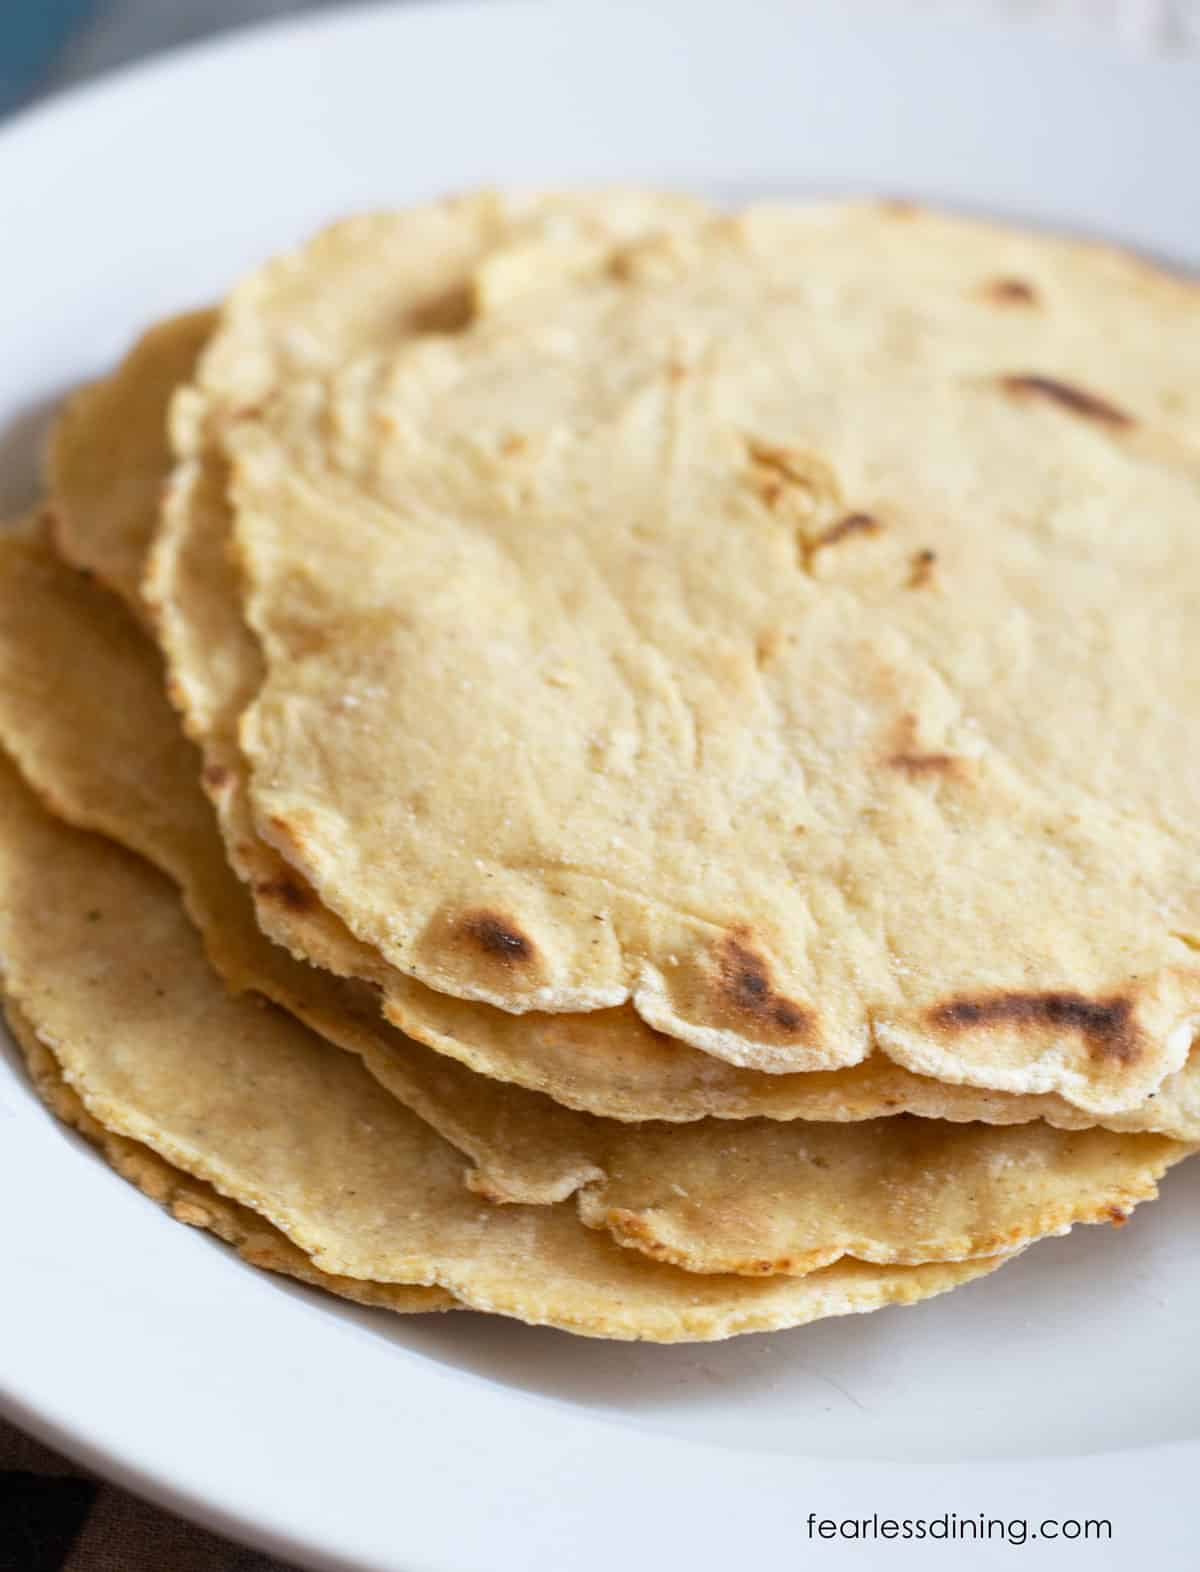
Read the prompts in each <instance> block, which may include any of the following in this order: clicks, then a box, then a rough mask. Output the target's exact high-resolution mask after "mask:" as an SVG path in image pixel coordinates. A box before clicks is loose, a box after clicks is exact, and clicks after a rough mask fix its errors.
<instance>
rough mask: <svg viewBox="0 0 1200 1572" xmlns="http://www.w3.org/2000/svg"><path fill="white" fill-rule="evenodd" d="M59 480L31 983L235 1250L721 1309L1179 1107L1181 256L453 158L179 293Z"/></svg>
mask: <svg viewBox="0 0 1200 1572" xmlns="http://www.w3.org/2000/svg"><path fill="white" fill-rule="evenodd" d="M48 492H49V500H48V503H47V506H46V507H45V508H44V509H43V510H42V511H41V512H40V513H39V514H38V516H37V517H36V518H35V519H33V520H31V521H29V522H27V523H26V524H25V525H24V526H22V527H19V528H15V529H13V530H10V531H8V532H6V534H5V537H4V539H3V543H2V559H0V560H2V571H0V742H2V743H3V747H4V750H5V758H4V760H3V762H0V792H2V795H3V798H4V813H3V819H2V823H3V832H2V836H0V841H2V844H0V955H2V959H3V986H4V989H5V993H6V1002H7V1009H8V1014H9V1018H10V1021H11V1023H12V1027H13V1030H14V1033H15V1035H16V1036H17V1038H18V1040H19V1041H20V1042H21V1044H22V1045H23V1046H24V1048H25V1050H26V1054H27V1057H28V1060H29V1065H30V1068H31V1071H32V1074H33V1077H34V1080H35V1081H36V1084H37V1086H38V1088H39V1090H40V1091H41V1092H42V1093H43V1095H44V1096H45V1098H46V1100H47V1101H48V1102H49V1104H50V1105H51V1106H52V1107H53V1108H54V1110H55V1111H56V1112H57V1113H59V1114H60V1115H61V1116H62V1117H63V1118H64V1119H66V1120H67V1121H68V1122H70V1123H72V1124H74V1125H76V1126H77V1127H78V1128H79V1129H81V1130H82V1131H83V1132H84V1133H85V1134H86V1135H88V1136H89V1137H90V1138H92V1139H93V1140H94V1141H95V1142H96V1143H97V1144H98V1145H99V1146H100V1147H102V1149H103V1150H104V1152H105V1153H106V1155H107V1156H108V1157H109V1158H110V1159H111V1160H112V1161H113V1163H114V1164H115V1165H116V1166H117V1167H118V1168H119V1169H120V1170H121V1171H122V1172H123V1173H125V1174H126V1175H127V1176H128V1177H130V1178H131V1179H132V1180H134V1182H136V1183H138V1184H140V1185H142V1186H143V1187H144V1188H145V1189H146V1190H147V1191H148V1192H149V1193H150V1194H152V1195H154V1196H155V1197H157V1198H158V1199H160V1200H163V1201H165V1202H166V1203H167V1204H169V1205H170V1206H171V1207H172V1208H173V1210H174V1211H175V1213H176V1215H178V1216H179V1217H181V1218H182V1219H183V1220H185V1221H187V1222H191V1223H195V1224H199V1225H201V1226H204V1227H208V1228H210V1229H212V1230H214V1231H215V1232H217V1233H218V1234H220V1235H221V1236H223V1237H224V1238H226V1239H228V1240H230V1241H231V1242H232V1243H233V1244H235V1245H236V1247H237V1248H238V1249H239V1250H240V1251H241V1252H242V1254H243V1255H244V1256H245V1257H246V1258H247V1259H249V1260H251V1261H253V1262H255V1263H257V1264H260V1265H263V1266H269V1267H273V1268H275V1269H277V1270H280V1271H284V1272H289V1273H292V1274H294V1275H295V1276H297V1277H300V1278H303V1279H305V1280H306V1281H309V1282H313V1283H318V1284H321V1285H323V1286H325V1287H327V1288H330V1289H332V1290H333V1291H335V1292H336V1293H340V1294H344V1295H347V1296H348V1297H350V1298H353V1299H358V1300H361V1301H363V1302H366V1303H370V1304H380V1305H385V1306H390V1307H391V1308H393V1309H397V1310H429V1309H442V1308H451V1307H456V1306H468V1307H472V1308H476V1309H482V1310H488V1311H492V1312H496V1313H499V1314H503V1315H508V1316H513V1317H517V1318H519V1319H521V1320H524V1321H529V1322H537V1323H547V1324H550V1325H553V1326H558V1327H564V1328H567V1329H569V1330H572V1331H577V1332H584V1333H590V1334H593V1335H598V1336H609V1337H622V1338H638V1337H641V1338H651V1339H657V1340H661V1341H672V1340H679V1339H688V1338H696V1339H702V1338H716V1337H723V1336H727V1335H730V1334H733V1333H736V1332H743V1331H754V1330H760V1329H767V1328H773V1327H785V1326H793V1325H797V1324H800V1323H803V1322H806V1321H811V1320H813V1319H816V1318H818V1317H822V1316H828V1315H837V1314H841V1313H845V1312H849V1311H859V1310H870V1309H874V1308H877V1307H879V1306H883V1305H887V1304H893V1303H910V1302H912V1301H914V1300H918V1299H923V1298H926V1297H928V1296H930V1295H932V1294H936V1293H939V1292H941V1291H943V1290H945V1289H947V1288H950V1287H953V1286H955V1285H957V1284H960V1283H964V1282H967V1281H969V1280H970V1279H972V1278H975V1277H978V1276H981V1275H982V1274H985V1273H987V1272H990V1271H991V1270H993V1269H994V1268H995V1267H997V1266H998V1265H1000V1264H1002V1263H1003V1262H1004V1261H1005V1260H1008V1259H1010V1258H1011V1257H1012V1256H1013V1255H1014V1254H1015V1253H1017V1252H1019V1251H1020V1250H1021V1249H1023V1248H1024V1247H1025V1246H1026V1245H1028V1244H1030V1243H1031V1242H1032V1241H1034V1240H1037V1239H1039V1238H1041V1237H1043V1236H1046V1235H1048V1234H1056V1233H1062V1232H1064V1231H1065V1230H1067V1229H1068V1228H1070V1227H1071V1226H1072V1225H1073V1224H1075V1223H1079V1222H1101V1221H1112V1222H1121V1221H1124V1219H1125V1218H1126V1217H1127V1216H1128V1214H1129V1213H1130V1211H1131V1210H1132V1208H1133V1207H1134V1206H1135V1205H1136V1204H1137V1203H1138V1202H1139V1201H1141V1200H1144V1199H1147V1198H1150V1197H1153V1196H1154V1194H1155V1193H1156V1185H1157V1182H1158V1180H1159V1179H1160V1177H1161V1176H1162V1174H1163V1173H1164V1171H1165V1170H1166V1169H1167V1168H1168V1167H1170V1166H1171V1165H1172V1164H1173V1163H1175V1162H1177V1161H1179V1160H1180V1159H1181V1158H1183V1157H1185V1156H1187V1155H1188V1154H1189V1152H1190V1151H1192V1150H1193V1149H1194V1145H1193V1143H1197V1142H1200V1057H1198V1055H1193V1056H1192V1057H1189V1054H1190V1051H1191V1046H1192V1042H1193V1037H1194V1036H1195V1035H1196V1032H1197V1027H1198V1025H1200V875H1198V870H1200V746H1198V743H1197V726H1196V719H1197V716H1198V715H1200V657H1198V651H1200V644H1198V641H1197V630H1198V629H1200V291H1197V290H1196V288H1195V286H1192V285H1188V284H1186V283H1184V282H1182V281H1176V280H1172V279H1170V278H1168V277H1165V276H1162V275H1160V274H1158V273H1156V272H1154V271H1152V270H1151V269H1150V268H1148V267H1146V266H1145V265H1143V264H1140V263H1138V262H1135V261H1133V260H1132V259H1129V258H1126V257H1123V256H1120V255H1117V254H1115V253H1112V252H1108V251H1104V250H1101V249H1098V248H1093V247H1088V246H1085V245H1081V244H1079V243H1075V242H1066V241H1059V240H1051V239H1047V238H1044V237H1032V236H1028V235H1024V234H1020V233H1013V232H1007V231H1003V230H998V229H995V228H991V227H986V226H983V225H979V224H973V223H967V222H963V221H958V220H952V219H948V218H940V217H935V216H932V215H929V214H925V213H920V212H915V211H913V210H912V209H909V208H904V207H901V206H898V205H890V206H888V205H877V204H849V205H843V204H836V205H824V206H818V207H807V208H800V209H797V208H787V209H781V208H769V209H768V208H764V209H760V210H754V211H750V212H747V213H744V214H740V215H737V216H730V215H727V214H719V213H715V212H712V211H710V210H708V209H706V208H705V207H704V206H703V205H702V204H699V203H696V202H692V201H690V200H685V199H678V198H666V197H657V196H641V195H632V194H628V193H609V194H594V193H593V194H588V195H576V196H570V195H562V196H546V197H536V198H534V197H525V198H519V199H518V198H500V197H497V196H493V195H484V196H477V197H472V198H469V199H460V200H455V201H453V202H447V203H444V204H441V205H437V206H433V207H429V208H425V209H421V210H417V211H412V212H405V213H399V214H384V215H373V216H369V217H364V218H360V219H355V220H351V221H348V222H344V223H341V224H339V225H337V226H335V227H334V228H332V229H330V230H327V231H326V232H325V233H323V234H321V235H319V236H318V237H317V238H316V239H315V240H313V241H312V242H311V243H310V244H308V245H307V246H305V247H304V248H302V249H301V250H299V251H297V252H295V253H293V254H290V255H288V256H285V257H283V258H281V259H277V260H275V261H272V262H270V263H268V264H267V265H266V266H265V267H263V268H262V269H261V270H259V271H258V272H256V273H254V274H253V275H251V276H250V277H249V278H248V279H246V280H245V281H243V282H242V283H240V284H239V285H238V286H237V287H236V288H235V289H234V291H233V292H232V294H231V295H230V296H229V298H228V299H227V300H226V302H225V303H224V305H223V306H222V307H221V308H220V309H219V310H218V311H216V312H215V313H208V312H204V313H198V314H196V315H193V316H190V317H186V318H182V319H179V320H174V321H170V322H167V323H163V324H161V325H159V326H157V327H155V328H153V329H152V330H151V331H150V332H149V333H148V334H147V336H146V337H145V338H144V339H143V340H142V341H141V342H140V343H139V344H138V345H137V346H136V347H135V348H134V349H133V350H132V352H131V353H130V355H129V356H128V358H127V359H126V360H125V361H124V363H123V364H122V365H121V366H119V367H118V368H117V369H116V370H115V371H114V372H113V373H112V374H111V375H110V376H109V377H107V378H106V379H105V380H103V381H100V382H98V383H96V384H94V385H93V386H91V387H88V388H86V389H84V390H83V391H82V392H80V393H78V394H77V395H75V396H74V397H73V398H72V399H71V400H70V402H69V403H68V404H67V406H66V407H65V409H64V411H63V413H62V416H61V419H60V421H59V424H58V426H57V429H56V431H55V434H54V437H53V440H52V444H51V450H50V456H49V465H48ZM1198 1054H1200V1050H1198ZM1119 1254H1120V1252H1119V1244H1118V1243H1117V1242H1116V1241H1114V1269H1119ZM964 1313H970V1307H969V1305H964Z"/></svg>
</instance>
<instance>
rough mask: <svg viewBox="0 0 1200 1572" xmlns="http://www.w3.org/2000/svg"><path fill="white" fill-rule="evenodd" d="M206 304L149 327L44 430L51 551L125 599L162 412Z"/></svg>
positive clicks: (130, 599) (202, 331) (156, 490)
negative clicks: (53, 543) (47, 436)
mask: <svg viewBox="0 0 1200 1572" xmlns="http://www.w3.org/2000/svg"><path fill="white" fill-rule="evenodd" d="M215 321H216V316H215V313H213V312H211V311H196V312H193V313H191V314H190V315H188V316H181V317H171V318H169V319H168V320H167V321H165V322H160V323H158V324H157V325H156V326H155V327H152V328H151V329H150V330H149V332H147V333H146V334H145V335H144V336H143V337H142V338H141V339H140V340H139V341H138V343H137V344H135V345H134V347H133V348H132V349H131V350H130V352H129V354H128V355H127V356H126V357H125V359H124V361H123V362H122V363H121V365H120V366H119V367H118V368H117V370H116V371H115V372H114V373H113V374H112V375H111V376H107V377H103V378H101V379H100V380H99V381H97V382H93V383H91V384H90V385H89V386H87V387H84V388H80V389H79V390H78V391H77V392H76V393H73V394H72V395H71V397H70V398H69V399H67V401H66V403H65V404H64V405H63V408H62V410H61V411H60V413H59V416H58V419H57V421H56V422H55V425H54V429H53V431H52V432H51V436H50V444H49V449H48V452H47V456H46V483H47V487H48V489H49V492H50V495H51V497H52V499H54V504H55V505H54V506H53V507H52V508H51V509H50V515H51V519H52V527H53V529H54V535H55V540H56V542H57V544H58V547H59V550H60V551H61V552H62V554H63V555H64V556H65V557H66V558H67V559H68V560H69V561H70V562H73V563H74V564H75V565H76V567H80V568H86V569H87V570H88V571H89V572H90V573H94V574H95V575H96V577H97V578H98V579H99V580H100V581H101V583H103V584H107V585H108V586H109V588H110V589H114V590H116V592H117V593H118V594H119V595H120V596H121V597H122V598H123V599H124V600H125V601H126V603H127V604H129V605H130V606H134V607H137V606H139V605H140V597H139V594H138V587H139V585H140V583H141V577H142V570H143V567H144V565H145V558H146V552H147V549H148V548H149V545H150V541H151V539H152V538H153V535H154V531H155V528H156V526H157V521H158V508H159V503H160V501H161V500H162V490H163V486H164V484H165V480H166V476H167V473H168V471H169V469H170V464H171V452H170V447H169V444H168V442H167V429H166V421H165V419H164V417H163V411H164V410H165V409H166V406H167V402H168V400H169V399H170V397H171V395H172V393H174V391H175V389H176V387H178V386H179V384H180V383H181V382H186V381H188V380H189V379H190V378H191V376H192V375H193V373H194V371H195V366H196V358H197V356H198V355H199V353H200V350H201V349H202V347H203V346H204V343H205V342H206V340H207V339H208V337H209V335H210V334H211V332H212V329H213V325H214V323H215Z"/></svg>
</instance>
